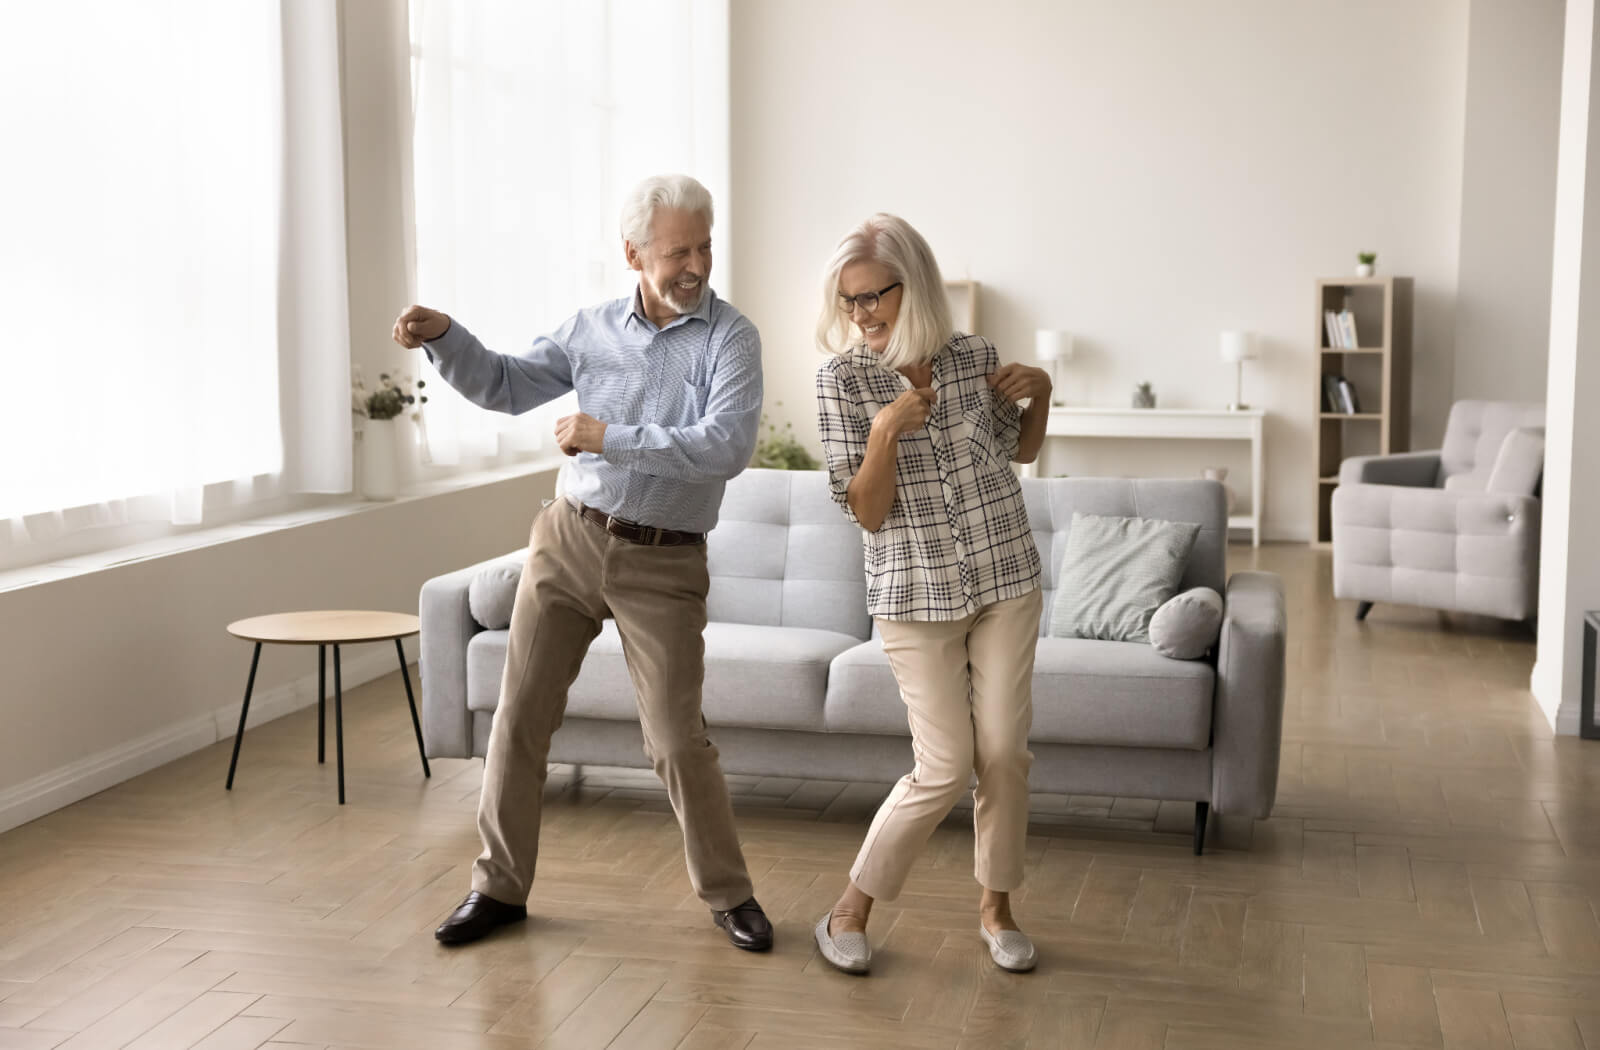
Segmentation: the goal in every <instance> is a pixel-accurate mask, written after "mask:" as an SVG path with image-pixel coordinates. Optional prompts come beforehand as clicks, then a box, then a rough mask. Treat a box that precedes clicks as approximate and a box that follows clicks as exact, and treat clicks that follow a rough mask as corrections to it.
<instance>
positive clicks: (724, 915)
mask: <svg viewBox="0 0 1600 1050" xmlns="http://www.w3.org/2000/svg"><path fill="white" fill-rule="evenodd" d="M711 921H712V922H714V923H716V924H717V925H718V926H721V927H722V930H723V932H724V933H726V934H727V935H728V940H730V941H732V942H733V946H734V947H735V948H743V949H744V950H745V951H747V952H764V951H766V950H767V949H768V948H770V947H772V923H770V922H768V921H767V913H766V912H764V911H762V910H761V905H759V904H757V903H756V899H755V898H754V897H751V898H750V899H749V900H747V901H745V902H744V903H743V904H736V905H734V906H733V908H732V909H730V910H728V911H717V910H716V909H715V908H713V909H711Z"/></svg>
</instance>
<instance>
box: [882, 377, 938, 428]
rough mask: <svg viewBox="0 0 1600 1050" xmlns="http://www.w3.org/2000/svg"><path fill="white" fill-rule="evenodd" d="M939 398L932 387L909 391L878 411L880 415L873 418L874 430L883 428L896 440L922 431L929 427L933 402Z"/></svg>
mask: <svg viewBox="0 0 1600 1050" xmlns="http://www.w3.org/2000/svg"><path fill="white" fill-rule="evenodd" d="M937 397H938V395H937V394H935V393H934V392H933V388H932V387H918V388H916V389H913V390H907V391H906V392H905V393H903V394H901V395H900V396H899V397H897V398H895V399H894V400H893V401H891V402H890V403H889V404H887V405H884V406H883V407H882V408H880V409H879V410H878V414H877V415H875V416H873V417H872V429H873V430H877V429H879V428H880V427H882V428H883V430H884V433H886V434H888V435H889V436H890V437H892V438H896V439H898V438H899V437H900V436H901V435H902V434H909V433H911V432H912V431H913V430H921V429H922V428H923V427H925V426H927V425H928V416H929V415H930V414H931V413H932V412H933V402H934V400H935V399H936V398H937Z"/></svg>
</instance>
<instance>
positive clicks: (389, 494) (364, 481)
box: [350, 365, 428, 500]
mask: <svg viewBox="0 0 1600 1050" xmlns="http://www.w3.org/2000/svg"><path fill="white" fill-rule="evenodd" d="M351 372H352V376H351V396H350V408H351V411H352V412H354V413H355V414H356V415H357V416H358V417H359V418H361V419H363V420H365V422H364V423H363V424H362V425H361V426H360V428H359V430H358V431H357V434H358V436H359V438H360V441H361V494H362V495H363V496H364V497H366V498H367V499H372V500H391V499H394V497H395V494H396V493H397V492H398V491H399V486H400V483H401V480H402V473H404V475H405V476H406V477H408V478H409V476H410V474H411V473H412V470H411V468H412V462H411V460H412V459H413V458H414V456H415V449H414V448H413V447H410V446H414V445H415V443H416V433H417V432H416V430H414V429H413V428H411V427H409V426H408V427H406V429H405V431H404V433H403V434H402V432H401V431H400V429H399V428H400V423H401V419H400V417H401V416H402V415H404V413H405V411H406V409H407V408H408V407H409V406H412V405H416V406H417V410H416V412H415V413H413V415H412V419H413V420H417V421H419V422H420V418H421V406H422V405H425V404H427V403H428V398H427V395H425V394H413V393H412V392H411V389H412V383H411V377H410V376H408V375H399V376H391V375H390V374H389V373H388V372H383V373H380V374H379V376H378V389H376V390H373V391H368V390H367V384H366V380H365V378H364V376H363V374H362V370H361V366H360V365H356V366H355V367H354V368H353V369H352V370H351ZM425 386H427V384H426V383H424V382H423V381H422V380H420V379H419V380H417V383H416V389H417V390H419V391H420V390H421V389H423V388H424V387H425Z"/></svg>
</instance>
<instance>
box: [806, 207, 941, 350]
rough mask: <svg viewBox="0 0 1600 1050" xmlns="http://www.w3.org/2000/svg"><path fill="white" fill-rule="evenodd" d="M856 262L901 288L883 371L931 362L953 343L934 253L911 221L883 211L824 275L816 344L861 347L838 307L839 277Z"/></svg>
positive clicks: (851, 237) (837, 253)
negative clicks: (884, 272)
mask: <svg viewBox="0 0 1600 1050" xmlns="http://www.w3.org/2000/svg"><path fill="white" fill-rule="evenodd" d="M853 262H879V263H882V264H883V265H884V266H885V267H887V268H888V270H889V272H890V273H891V274H893V276H894V279H895V280H897V281H899V282H900V284H901V289H900V312H899V314H897V315H896V317H895V322H894V328H893V329H892V330H891V331H890V332H889V345H888V346H887V347H885V348H884V351H883V354H882V355H881V356H880V357H879V358H878V360H879V361H881V362H882V363H883V366H884V367H885V368H906V367H908V366H911V365H920V364H924V363H926V362H928V361H931V360H933V355H934V354H936V353H938V352H939V348H940V347H942V346H944V345H945V344H946V343H948V342H949V341H950V337H951V335H952V334H953V333H954V329H955V324H954V322H953V321H951V319H950V297H949V296H948V295H946V294H945V290H944V279H943V278H942V277H940V276H939V263H938V262H937V261H936V260H935V259H934V257H933V250H932V249H931V248H929V247H928V242H927V241H925V240H923V238H922V234H920V233H918V232H917V231H916V230H915V229H914V228H913V227H912V225H911V224H910V223H909V222H906V221H905V220H904V219H902V218H900V217H899V216H898V215H889V214H886V213H884V212H879V213H877V214H876V215H873V216H872V217H871V218H869V219H867V221H866V222H863V223H862V224H861V225H860V226H857V227H856V228H855V229H853V230H851V231H850V232H849V233H847V234H845V235H844V239H843V240H841V241H840V242H839V246H838V247H837V248H835V249H834V251H833V257H832V258H830V259H829V260H828V265H827V266H826V267H824V268H823V273H822V315H821V316H820V317H818V318H817V346H818V348H820V349H821V350H822V351H823V352H824V353H829V354H838V353H843V352H844V351H846V350H849V349H850V348H851V347H853V346H855V345H857V344H858V343H859V342H860V339H859V338H857V337H853V336H852V334H851V332H852V327H853V326H852V325H851V323H850V318H849V316H848V315H847V314H845V313H843V312H842V311H841V310H840V309H839V295H840V291H839V274H840V272H841V271H843V270H844V268H845V267H846V266H849V265H850V264H851V263H853Z"/></svg>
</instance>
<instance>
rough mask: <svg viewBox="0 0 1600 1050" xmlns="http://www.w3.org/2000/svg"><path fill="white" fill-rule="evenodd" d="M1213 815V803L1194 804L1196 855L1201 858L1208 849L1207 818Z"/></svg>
mask: <svg viewBox="0 0 1600 1050" xmlns="http://www.w3.org/2000/svg"><path fill="white" fill-rule="evenodd" d="M1210 815H1211V803H1209V802H1196V803H1195V804H1194V855H1195V856H1197V857H1198V856H1200V854H1202V853H1204V852H1205V848H1206V817H1208V816H1210Z"/></svg>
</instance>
